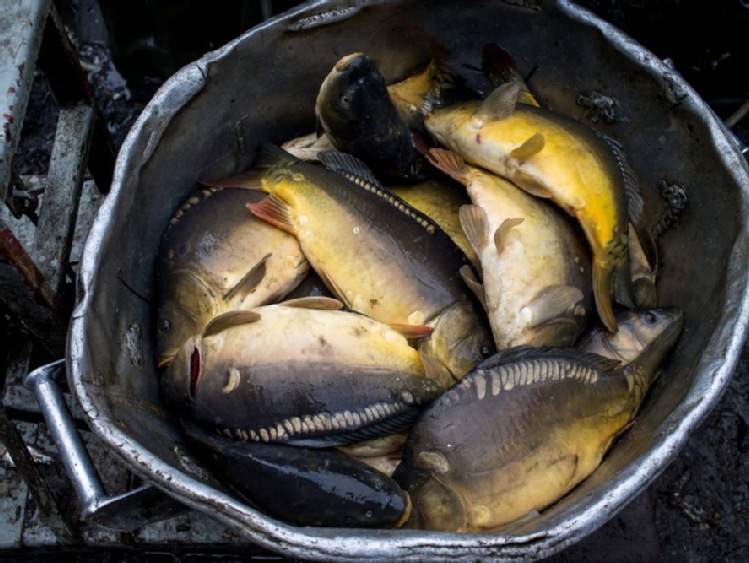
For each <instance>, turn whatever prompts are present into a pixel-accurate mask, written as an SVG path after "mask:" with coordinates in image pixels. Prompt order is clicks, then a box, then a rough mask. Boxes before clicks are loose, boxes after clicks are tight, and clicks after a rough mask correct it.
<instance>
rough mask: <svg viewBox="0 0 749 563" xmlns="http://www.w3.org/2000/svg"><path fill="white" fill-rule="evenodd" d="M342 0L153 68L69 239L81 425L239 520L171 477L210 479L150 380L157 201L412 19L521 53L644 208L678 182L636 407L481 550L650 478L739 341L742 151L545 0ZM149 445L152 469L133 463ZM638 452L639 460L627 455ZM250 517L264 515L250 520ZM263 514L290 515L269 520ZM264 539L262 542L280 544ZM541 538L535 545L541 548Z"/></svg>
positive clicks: (244, 148)
mask: <svg viewBox="0 0 749 563" xmlns="http://www.w3.org/2000/svg"><path fill="white" fill-rule="evenodd" d="M328 4H333V5H336V6H338V8H339V12H338V16H339V17H340V18H341V19H339V20H337V21H330V22H327V23H324V22H325V20H324V18H320V17H318V18H315V17H314V15H315V14H316V13H318V12H320V10H321V9H322V8H324V7H327V6H328ZM359 4H361V6H359V7H358V8H350V7H349V5H348V4H344V3H319V2H318V3H315V4H313V5H312V6H311V7H306V8H301V9H300V10H298V11H295V12H292V13H291V14H290V15H287V16H283V17H281V18H280V19H279V20H277V21H275V22H272V23H270V24H268V25H264V26H261V27H260V28H256V29H255V30H253V31H251V32H249V33H248V34H245V35H244V36H243V37H241V38H240V39H238V40H237V41H235V42H234V43H232V44H230V45H228V46H226V47H224V48H223V49H221V50H219V51H216V52H213V53H210V54H209V55H207V56H206V57H204V58H203V59H201V60H200V61H198V62H197V63H195V64H192V65H188V67H186V68H185V69H183V70H182V71H181V72H180V73H178V74H177V75H176V76H174V77H173V78H172V79H170V80H169V81H168V82H167V83H166V84H165V85H164V86H163V87H162V89H161V90H160V92H159V93H158V94H157V96H156V97H155V98H154V100H153V101H152V102H151V104H150V105H149V106H148V107H147V108H146V110H145V111H144V114H143V115H142V117H141V118H140V120H139V121H138V123H137V124H136V125H135V127H134V128H133V130H132V131H131V133H130V135H129V137H128V140H127V141H126V142H125V144H124V145H123V148H122V151H121V153H120V156H119V160H118V165H117V177H116V179H115V183H114V186H113V190H112V194H111V195H110V196H109V197H108V199H107V200H106V202H105V204H104V205H103V207H102V210H101V211H100V213H99V216H98V217H97V221H96V224H95V226H94V229H93V230H92V234H91V236H90V237H89V241H88V243H87V245H86V248H85V251H84V263H83V265H82V275H81V281H80V288H79V301H80V303H79V306H78V309H77V310H76V314H75V315H74V323H73V329H72V330H71V348H70V354H69V362H70V366H69V367H70V369H69V374H70V377H71V380H72V381H71V384H72V386H73V387H75V388H76V389H77V391H78V395H79V397H80V399H81V402H82V403H83V405H84V408H85V409H86V410H87V413H88V415H89V417H90V418H91V422H92V426H93V427H94V429H95V430H97V432H98V433H99V434H100V435H102V436H103V437H104V439H105V440H107V441H108V442H110V443H113V444H114V443H115V442H116V443H117V446H116V449H117V450H118V453H119V454H120V456H121V457H122V458H123V459H124V460H125V461H126V462H127V463H128V464H129V465H131V466H132V467H133V468H134V469H135V470H136V471H138V472H139V473H141V474H143V476H144V477H146V478H147V479H149V480H152V481H154V482H155V483H156V484H157V485H159V486H161V487H163V488H165V489H166V490H168V491H169V492H170V493H171V494H175V495H176V496H178V497H180V498H184V499H185V500H186V501H187V502H188V504H191V505H193V506H195V507H198V508H200V509H202V510H204V511H206V512H209V513H213V514H214V515H216V516H217V517H219V518H221V519H223V520H224V521H226V522H227V523H233V524H236V523H241V522H242V518H241V517H240V516H238V515H237V514H239V513H241V507H240V508H239V509H232V510H231V511H229V510H223V509H222V508H221V506H222V505H221V503H219V502H216V503H206V502H205V500H204V499H205V495H206V493H205V491H202V492H201V495H196V496H192V495H191V493H190V491H189V486H188V485H189V483H190V482H192V481H193V480H194V481H195V482H201V481H202V482H204V483H206V482H207V483H209V485H210V489H209V490H211V491H212V490H215V491H217V492H219V491H220V489H219V488H216V489H214V488H213V487H214V486H216V484H215V483H211V482H210V478H209V477H207V476H206V475H205V474H204V473H203V472H201V471H194V470H192V469H191V466H190V464H188V463H186V462H185V457H184V455H182V452H181V450H180V448H179V447H176V445H177V444H178V443H179V434H178V431H177V427H176V425H175V424H174V422H173V421H172V420H171V418H170V414H169V413H168V412H167V410H166V409H165V407H164V406H163V405H162V404H161V402H160V400H159V396H158V374H157V371H156V367H155V363H154V355H153V354H154V346H153V335H154V326H153V317H152V315H153V311H152V309H153V302H152V296H153V264H154V259H155V255H156V252H157V249H158V245H159V240H160V237H161V234H162V233H163V231H164V229H165V228H166V225H167V222H168V220H169V218H170V216H171V214H172V213H173V211H174V210H175V209H176V207H177V206H178V205H179V204H180V203H181V202H182V201H183V200H184V199H185V198H186V197H187V196H188V195H189V194H190V193H191V192H192V191H193V190H195V189H196V188H197V183H196V182H197V180H198V179H200V178H211V179H218V178H222V177H227V176H229V175H233V174H236V173H239V172H241V171H243V170H245V169H246V168H247V167H249V166H250V165H251V163H252V162H253V159H254V156H255V151H256V148H257V146H258V144H259V143H260V142H262V141H271V142H274V143H281V142H283V141H285V140H288V139H290V138H293V137H295V136H299V135H303V134H307V133H309V132H312V131H313V130H314V128H315V119H314V103H315V97H316V95H317V90H318V88H319V85H320V83H321V81H322V80H323V78H324V76H325V75H326V74H327V73H328V72H329V71H330V69H331V68H332V66H333V65H334V64H335V62H336V61H337V60H338V59H339V58H341V57H342V56H344V55H346V54H349V53H351V52H353V51H363V52H365V53H366V54H368V55H370V56H372V57H373V58H375V59H376V60H377V61H378V64H379V66H380V68H381V70H382V71H383V73H384V74H385V76H386V78H389V79H390V80H393V79H396V78H401V77H404V76H406V75H407V74H408V73H409V72H412V71H413V70H414V69H416V68H417V67H418V66H419V65H420V64H423V63H425V62H426V61H428V59H429V56H430V54H429V53H430V51H429V43H428V40H427V39H426V38H427V37H431V38H433V39H434V40H436V41H438V42H439V43H440V44H442V45H443V46H444V47H446V48H447V50H448V51H449V53H450V56H451V58H452V59H453V60H455V61H459V62H460V63H463V64H466V65H473V66H474V67H478V66H479V65H480V60H481V50H482V48H483V46H484V45H485V44H486V43H489V42H498V43H500V44H501V45H503V46H505V47H506V48H507V49H509V50H510V51H511V52H512V53H513V54H514V55H515V57H516V58H517V60H518V63H519V66H520V68H521V70H522V71H524V72H525V73H531V71H532V74H531V76H530V81H529V83H530V86H531V88H532V90H533V91H534V92H535V93H536V94H537V95H538V98H539V100H540V101H541V103H542V105H546V106H547V107H549V108H550V109H553V110H555V111H559V112H562V113H565V114H567V115H570V116H572V117H574V118H576V119H578V120H581V121H587V122H589V123H591V124H592V125H593V126H594V127H595V128H596V129H598V130H599V131H600V132H602V133H604V134H606V135H608V136H610V137H612V138H613V139H615V140H616V141H618V142H619V143H621V144H622V145H623V147H624V150H625V152H626V154H627V155H628V157H629V160H630V164H631V165H632V167H633V169H634V171H635V173H636V175H637V177H638V179H639V181H640V185H641V189H642V193H643V197H644V200H645V221H646V224H648V225H651V226H653V225H655V223H656V221H657V220H658V218H659V216H660V214H661V213H662V212H663V210H664V209H665V204H664V202H663V200H662V198H661V197H660V195H659V193H658V185H659V183H660V182H662V181H666V182H668V183H675V184H679V185H680V186H682V187H684V188H685V189H686V191H687V193H688V196H689V207H688V209H687V212H686V213H685V215H684V216H683V217H682V218H681V219H680V220H679V221H678V223H677V224H676V226H675V227H674V228H673V229H672V230H671V231H669V232H667V233H666V234H665V235H663V237H662V238H661V239H660V240H659V244H658V246H659V253H660V265H659V270H658V274H659V280H658V292H659V301H660V304H661V305H667V306H678V307H681V308H683V309H684V312H685V328H684V332H683V334H682V337H681V339H680V341H679V344H678V346H677V348H676V349H675V351H674V353H673V354H672V355H671V357H670V359H669V360H668V361H667V363H666V364H665V366H664V368H665V369H664V371H663V373H662V375H661V376H660V378H659V380H658V381H657V383H656V385H655V387H654V388H653V389H651V393H650V395H649V397H648V399H647V401H646V403H645V405H644V407H643V410H642V411H641V412H640V414H639V416H638V418H637V421H636V423H635V424H634V425H633V426H632V428H630V429H629V431H628V432H627V433H626V434H625V435H624V436H623V438H622V439H621V440H620V441H619V442H618V443H617V444H616V445H615V447H614V448H613V449H612V451H611V452H610V453H609V455H607V457H606V458H605V459H604V462H603V464H602V465H601V466H600V467H599V469H598V470H597V471H596V472H595V473H594V474H593V475H592V476H591V477H590V478H589V479H588V480H586V481H585V482H583V483H582V484H581V486H579V487H578V488H577V489H576V490H575V491H573V492H572V493H571V494H570V495H568V496H567V497H565V498H564V499H563V500H561V501H560V502H559V503H557V504H556V505H555V506H553V507H552V508H550V509H549V510H547V511H545V512H544V513H543V514H542V515H541V516H540V517H539V518H536V519H534V520H532V521H530V522H528V523H525V524H523V525H522V526H520V527H516V528H513V529H511V530H507V531H505V532H500V533H498V534H496V535H495V537H496V538H497V539H496V545H495V547H496V549H498V550H499V551H498V552H497V553H501V549H502V548H501V546H502V544H504V543H507V542H511V541H517V538H519V537H523V538H527V537H531V536H533V535H535V537H540V536H542V535H543V534H544V533H545V532H548V530H551V529H552V528H553V527H554V526H559V525H561V524H562V523H564V522H565V521H569V519H570V518H571V517H572V516H575V515H579V514H580V513H581V512H583V511H585V510H586V509H588V508H589V507H590V506H592V503H593V502H595V501H596V500H600V499H601V498H603V497H604V496H605V494H606V493H607V491H609V493H610V490H611V487H612V483H614V484H618V485H619V486H620V488H619V489H617V490H619V491H621V492H619V493H617V495H618V496H616V497H615V498H613V499H612V502H613V503H614V505H615V507H614V508H613V509H615V508H616V507H619V508H620V507H621V506H623V504H624V503H625V502H626V501H627V500H629V498H631V496H632V495H633V494H634V493H636V492H637V491H636V490H633V487H628V486H627V485H628V482H627V480H628V479H629V480H630V481H629V483H630V484H631V483H635V486H634V488H637V487H640V488H642V487H643V486H644V484H646V483H645V482H646V481H648V480H650V479H652V478H654V477H655V475H656V474H657V472H658V471H660V470H661V469H663V468H664V467H665V465H666V463H667V462H668V461H670V459H671V457H672V456H673V455H675V453H676V452H675V451H674V448H673V447H669V449H668V451H663V447H662V446H663V444H664V443H665V442H664V441H665V440H666V438H667V437H668V436H669V435H671V434H673V433H680V432H681V433H686V432H688V429H689V427H688V426H684V421H685V420H687V419H690V417H694V416H696V417H697V418H701V417H703V416H704V414H705V413H706V412H707V410H708V409H709V408H710V407H711V406H712V405H713V404H714V403H715V402H716V401H717V400H718V398H719V396H720V394H721V393H722V390H723V388H724V387H725V384H726V382H727V375H726V374H725V373H724V372H725V371H726V370H725V369H724V363H725V359H724V358H725V356H726V353H727V350H728V351H730V350H734V352H735V349H737V348H736V346H737V345H736V340H737V339H741V340H742V341H743V330H744V328H745V323H746V321H745V317H746V315H745V312H744V309H745V291H746V267H745V266H746V243H747V236H746V214H747V205H746V190H747V170H746V165H745V163H744V162H743V160H742V159H741V158H740V155H739V154H738V151H736V150H735V148H734V147H733V146H732V145H730V144H729V143H728V140H727V137H726V135H725V131H724V130H723V129H722V128H721V127H719V126H718V124H717V120H716V119H715V118H714V116H713V115H712V113H711V112H710V111H709V109H708V108H707V106H706V105H705V104H704V103H702V102H701V100H699V99H698V98H697V97H696V94H694V92H693V91H692V90H691V89H689V88H688V87H686V86H685V85H684V84H683V82H682V81H681V80H680V78H679V77H678V76H675V75H674V74H673V73H671V72H670V71H669V69H668V68H667V67H665V66H664V65H662V64H661V63H660V61H657V60H655V59H654V57H653V56H652V55H650V54H649V53H648V52H647V51H644V50H642V49H641V48H640V47H639V46H637V45H633V44H631V43H630V42H629V40H628V39H626V38H625V37H623V36H621V35H618V34H617V32H616V31H615V30H613V29H612V28H610V27H607V26H605V24H600V23H599V24H595V25H593V24H591V23H590V22H589V19H590V20H592V21H598V20H594V18H593V17H592V16H589V15H587V14H586V13H584V12H582V11H580V10H578V9H577V8H575V7H574V6H572V7H570V6H569V5H568V4H567V3H565V2H550V1H548V2H546V1H539V2H523V3H517V2H513V3H507V2H501V1H494V2H491V1H483V2H482V1H471V2H461V3H460V4H457V3H455V2H451V1H447V0H433V1H431V2H420V1H403V2H370V3H363V4H362V3H359ZM515 4H522V6H518V5H515ZM581 14H582V15H581ZM343 16H346V17H343ZM305 18H306V19H305ZM316 24H317V25H316ZM599 26H603V27H599ZM591 93H600V94H603V95H605V96H608V97H610V98H612V100H613V101H614V106H613V107H614V111H615V121H614V122H613V123H607V122H605V121H604V120H602V119H599V120H598V121H597V122H595V123H593V120H594V115H593V114H592V113H591V112H590V111H589V110H588V109H587V108H585V107H582V106H581V105H579V104H577V103H576V100H577V98H578V96H579V95H580V94H585V95H589V94H591ZM737 332H741V334H742V335H741V336H739V335H737ZM721 370H722V371H721ZM718 373H719V375H716V374H718ZM728 375H730V370H729V374H728ZM694 413H697V414H696V415H695V414H694ZM695 423H696V421H695V420H691V419H690V424H692V425H693V424H695ZM115 430H116V431H117V432H115ZM123 435H124V436H125V437H126V439H124V440H123V439H122V436H123ZM684 439H685V437H684ZM682 443H683V440H682ZM150 456H152V457H150ZM152 460H160V461H161V462H163V464H165V465H164V467H165V468H166V469H159V470H158V471H156V470H154V471H156V472H155V473H154V472H149V469H148V467H149V466H150V467H153V466H154V464H153V463H150V465H149V463H147V462H150V461H152ZM643 465H644V466H646V467H647V468H648V472H649V476H645V477H643V475H642V474H641V473H638V472H639V471H642V467H643ZM168 468H171V469H172V471H173V474H170V471H169V469H168ZM175 476H176V478H175ZM171 484H173V486H172V485H171ZM170 487H171V489H170ZM216 487H217V486H216ZM221 494H222V495H223V494H224V492H221ZM221 498H224V497H223V496H222V497H221ZM613 509H612V510H613ZM247 510H248V511H251V509H249V508H247ZM596 518H597V519H596ZM260 522H263V520H262V518H261V520H260ZM586 522H587V523H586V524H585V526H587V527H585V528H583V527H579V528H578V529H576V530H572V531H571V532H569V537H571V538H573V539H574V536H575V535H577V536H580V535H581V534H584V533H586V532H587V531H590V530H591V529H594V528H595V527H596V526H598V525H600V524H602V523H603V515H602V516H601V517H595V516H591V517H589V518H588V519H587V520H586ZM581 526H583V525H582V524H581ZM258 533H259V534H260V535H264V536H267V535H270V536H272V535H273V532H268V529H263V530H262V531H261V532H258ZM276 533H278V534H280V537H284V535H287V536H288V535H291V536H293V535H294V533H295V532H294V531H293V529H290V528H284V527H282V528H280V531H278V532H276ZM316 533H318V532H316V531H314V530H313V531H309V530H307V531H305V534H306V535H304V536H303V539H300V540H298V541H296V540H294V541H291V543H292V544H295V545H297V546H302V547H301V548H303V545H304V542H305V541H307V538H309V537H312V536H314V535H315V534H316ZM320 533H323V534H324V533H325V532H320ZM383 533H384V534H385V535H387V534H388V533H390V532H383ZM393 534H395V537H396V538H400V539H397V540H396V541H402V540H403V538H404V537H405V538H407V537H408V536H409V534H411V535H413V534H417V535H418V533H415V532H393ZM250 535H251V536H252V533H251V534H250ZM253 537H255V538H257V536H253ZM341 537H342V539H341V540H340V541H342V542H346V541H348V540H347V539H346V538H345V537H344V536H341ZM351 537H355V534H354V535H353V536H351ZM513 538H516V539H515V540H513ZM277 541H278V540H275V539H274V540H273V543H274V545H275V546H276V547H278V545H281V547H282V548H283V541H282V540H281V541H280V544H276V542H277ZM403 541H404V540H403ZM465 542H467V543H465V545H464V546H463V547H462V548H461V549H464V550H466V551H465V553H466V554H468V553H471V548H472V545H474V544H472V543H471V542H479V540H476V539H475V538H473V536H471V535H469V536H468V537H467V539H466V540H465ZM552 544H553V542H551V543H549V544H547V553H548V551H549V550H552V551H553V550H554V549H556V547H553V546H552ZM352 545H353V544H352ZM475 545H479V543H475ZM556 545H557V546H561V545H562V542H561V540H560V541H559V542H557V544H556ZM466 546H467V547H466ZM548 546H552V547H548ZM301 548H300V549H301ZM347 549H351V550H352V551H351V552H352V553H353V552H354V551H353V547H351V548H348V547H345V546H344V547H343V548H342V550H343V551H342V552H347ZM521 551H522V545H521ZM534 553H535V552H534Z"/></svg>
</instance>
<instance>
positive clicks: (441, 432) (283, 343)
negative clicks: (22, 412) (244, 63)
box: [155, 44, 683, 531]
mask: <svg viewBox="0 0 749 563" xmlns="http://www.w3.org/2000/svg"><path fill="white" fill-rule="evenodd" d="M446 61H447V57H446V55H445V54H444V53H440V55H439V56H436V57H435V58H434V60H432V61H430V62H429V63H428V65H427V66H426V67H425V69H424V70H422V71H421V72H418V73H415V74H413V75H412V76H409V77H407V78H406V79H404V80H402V81H400V82H395V83H393V84H390V85H387V84H386V82H385V80H384V78H383V77H382V75H381V74H380V72H379V70H378V68H377V65H376V64H375V62H374V61H373V60H372V59H371V58H369V57H367V56H366V55H365V54H363V53H353V54H351V55H348V56H346V57H344V58H342V59H341V60H339V61H338V62H337V63H336V64H335V66H334V67H333V69H332V70H331V72H330V74H329V75H328V76H327V77H326V78H325V80H324V82H323V83H322V85H321V88H320V91H319V95H318V97H317V100H316V103H315V111H316V115H317V118H318V131H317V133H313V134H311V135H308V136H306V137H302V138H299V139H293V140H289V141H288V142H286V143H285V144H284V145H283V146H282V147H279V146H276V145H272V144H269V143H266V144H263V145H262V146H261V147H260V149H259V151H258V156H257V159H256V161H255V163H254V165H253V167H252V168H251V169H250V170H248V171H246V172H245V173H243V174H241V175H240V176H237V177H232V178H227V179H224V180H221V181H211V182H208V181H205V182H201V183H202V184H203V186H204V187H202V188H201V189H199V190H197V191H196V192H195V194H194V195H193V196H191V197H190V198H189V199H188V201H187V202H185V203H184V204H183V205H182V207H180V209H179V210H178V211H177V212H176V213H175V215H174V216H173V218H172V220H171V221H170V223H169V226H168V228H167V230H166V232H165V233H164V236H163V239H162V243H161V248H160V250H159V255H158V257H157V263H156V268H155V287H156V295H157V311H156V315H157V319H156V323H155V324H156V329H157V334H156V349H157V362H158V365H159V368H160V369H161V370H162V371H161V376H160V377H161V382H160V383H161V389H162V392H163V397H164V400H165V401H166V402H167V403H168V405H169V406H170V407H171V408H173V409H174V410H175V412H176V413H177V415H178V417H179V419H180V421H181V424H182V426H183V428H184V431H185V439H186V440H187V441H189V443H190V444H191V446H192V448H193V451H194V452H195V454H196V456H199V457H201V458H202V459H203V460H204V461H205V463H206V464H209V466H210V467H212V468H214V469H215V476H216V478H217V479H218V480H220V481H221V482H222V483H223V484H224V485H226V486H227V487H229V488H231V489H232V490H233V491H235V492H236V494H238V495H239V496H241V498H242V499H243V500H245V501H246V502H248V503H251V504H252V505H253V506H256V507H258V508H259V509H260V510H263V511H265V512H266V513H267V514H269V515H271V516H273V517H275V518H278V519H281V520H284V521H287V522H290V523H293V524H296V525H305V526H308V525H314V526H368V527H399V526H404V527H409V528H417V529H425V530H445V531H491V530H496V529H498V528H501V527H502V526H505V525H507V524H510V523H512V522H516V521H518V520H522V519H525V518H530V517H533V516H534V515H536V514H538V512H539V511H541V510H543V509H544V508H546V507H548V506H549V505H551V504H552V503H554V502H556V501H557V500H558V499H560V498H561V497H562V496H564V495H565V494H566V493H567V492H569V491H570V490H571V489H573V488H574V487H575V486H576V485H577V484H579V483H580V482H581V481H582V480H583V479H585V478H586V477H587V476H588V475H589V474H590V473H591V472H593V471H594V470H595V468H596V467H597V466H598V465H599V464H600V462H601V460H602V458H603V456H604V455H605V454H606V452H607V450H608V449H609V447H610V446H611V444H612V442H613V441H614V440H615V438H616V437H617V436H619V435H620V434H621V433H622V432H623V431H624V430H625V429H626V428H628V427H629V425H631V424H632V421H633V419H634V418H635V415H636V413H637V411H638V409H639V407H640V405H641V404H642V401H643V399H644V397H645V396H646V394H647V392H648V389H649V388H650V386H651V384H652V383H653V381H654V380H655V378H656V377H657V376H658V374H659V371H660V367H661V365H662V363H663V361H664V358H665V357H666V356H667V355H668V353H669V352H670V350H671V349H672V347H673V346H674V344H675V343H676V341H677V339H678V336H679V334H680V332H681V329H682V323H683V319H682V314H681V312H680V311H679V310H678V309H676V308H669V307H658V304H657V292H656V286H655V281H656V271H655V268H654V266H655V264H656V262H657V257H656V252H655V250H656V240H655V237H653V236H652V235H651V234H650V233H652V232H653V231H652V230H648V229H644V228H643V226H642V224H641V223H642V205H643V204H642V199H641V197H640V195H639V192H638V186H637V181H636V177H635V175H634V174H633V172H632V171H631V169H630V167H629V165H628V163H627V158H626V155H625V154H624V150H623V148H622V147H621V146H620V145H619V144H618V143H616V142H615V141H613V140H611V139H609V138H607V137H605V136H604V135H602V134H600V133H598V132H597V131H596V130H594V129H592V128H590V127H589V126H587V125H585V124H583V123H579V122H577V121H575V120H572V119H570V118H568V117H565V116H563V115H561V114H559V113H555V112H553V111H552V110H550V109H545V108H542V107H540V105H539V103H538V102H537V100H536V99H535V97H534V96H533V95H532V93H531V92H530V90H529V88H528V86H527V84H526V83H525V81H524V80H523V77H522V75H521V74H520V72H519V70H518V69H517V66H516V64H515V61H514V60H513V58H512V57H511V55H510V54H509V53H507V52H506V51H505V50H504V49H502V48H501V47H499V46H498V45H496V44H492V45H487V46H486V47H485V48H484V51H483V64H482V76H483V78H484V79H485V81H486V83H487V84H489V87H488V88H487V89H486V91H487V92H488V95H485V96H484V95H483V91H482V90H481V89H475V88H473V89H472V88H469V87H468V86H467V85H466V82H465V81H464V80H462V79H461V77H460V74H459V73H456V72H455V70H454V69H452V68H450V66H449V64H448V63H447V62H446ZM489 90H491V91H489ZM651 265H652V266H651Z"/></svg>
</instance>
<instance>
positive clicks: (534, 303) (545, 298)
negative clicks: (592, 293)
mask: <svg viewBox="0 0 749 563" xmlns="http://www.w3.org/2000/svg"><path fill="white" fill-rule="evenodd" d="M582 300H583V292H582V291H580V289H579V288H577V287H572V286H570V285H563V284H559V285H551V286H548V287H545V288H544V289H542V290H541V291H539V292H538V293H537V294H536V296H535V297H534V298H533V299H532V300H531V302H530V303H529V304H528V305H526V307H528V308H529V309H530V311H531V325H532V326H539V325H542V324H543V323H546V322H549V321H551V320H553V319H555V318H557V317H559V316H561V315H565V314H568V313H573V314H574V310H575V307H576V306H577V304H578V303H580V302H581V301H582Z"/></svg>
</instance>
